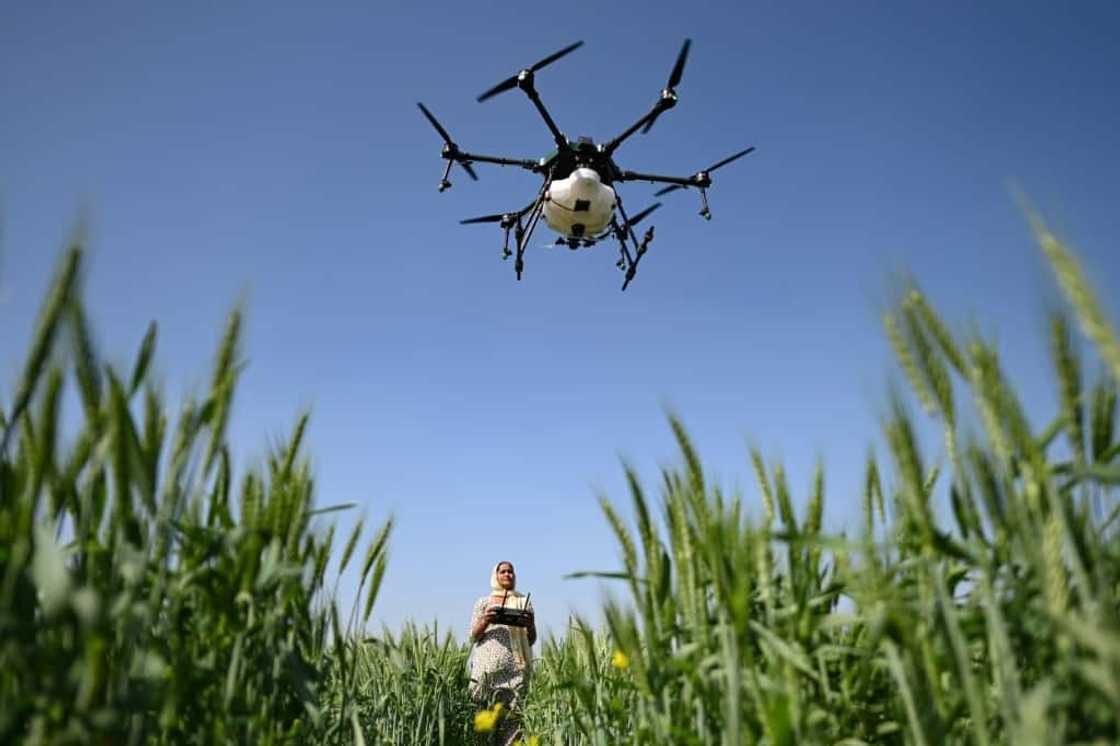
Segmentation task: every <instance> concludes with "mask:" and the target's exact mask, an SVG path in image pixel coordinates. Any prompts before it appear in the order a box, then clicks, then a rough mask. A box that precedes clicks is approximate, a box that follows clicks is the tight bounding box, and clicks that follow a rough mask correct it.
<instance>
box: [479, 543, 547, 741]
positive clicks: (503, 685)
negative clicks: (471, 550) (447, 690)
mask: <svg viewBox="0 0 1120 746" xmlns="http://www.w3.org/2000/svg"><path fill="white" fill-rule="evenodd" d="M516 586H517V575H516V573H515V572H514V569H513V563H512V562H499V563H498V564H496V565H494V569H493V571H492V572H491V573H490V595H488V596H483V597H482V598H480V599H478V601H476V602H475V605H474V613H473V614H472V615H471V642H473V643H474V650H473V651H472V654H471V684H470V694H471V699H473V700H474V701H475V703H476V704H477V705H479V706H480V707H489V706H490V705H491V704H493V703H497V702H500V703H501V704H502V705H503V708H504V712H505V714H506V716H505V717H503V718H502V719H501V720H500V721H499V723H498V726H497V743H500V744H510V743H513V741H514V739H515V738H517V737H518V734H519V730H520V729H519V727H518V716H517V710H518V706H519V704H520V699H521V698H522V697H523V696H524V693H525V687H526V686H527V685H528V683H529V674H530V671H531V669H532V663H533V651H532V646H533V644H534V643H535V642H536V641H537V625H536V620H535V619H534V617H533V610H532V608H530V607H528V606H527V601H528V599H527V598H526V597H525V596H523V595H521V594H520V593H518V592H517V590H516ZM503 606H504V607H505V608H507V609H523V610H525V611H527V612H528V614H529V624H528V626H526V627H512V626H509V625H506V624H498V623H497V622H496V621H495V617H496V615H497V610H498V609H499V608H502V607H503Z"/></svg>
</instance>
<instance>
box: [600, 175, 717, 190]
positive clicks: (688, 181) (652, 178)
mask: <svg viewBox="0 0 1120 746" xmlns="http://www.w3.org/2000/svg"><path fill="white" fill-rule="evenodd" d="M615 181H648V182H651V183H658V184H674V185H676V186H681V187H689V186H700V187H703V186H708V184H704V183H702V180H701V179H699V178H697V176H695V175H693V176H659V175H657V174H641V173H638V172H636V171H623V172H622V177H621V178H618V179H615Z"/></svg>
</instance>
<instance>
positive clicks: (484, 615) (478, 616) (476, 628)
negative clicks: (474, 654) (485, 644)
mask: <svg viewBox="0 0 1120 746" xmlns="http://www.w3.org/2000/svg"><path fill="white" fill-rule="evenodd" d="M493 623H494V610H493V609H488V608H486V602H485V601H479V602H478V603H477V604H476V605H475V610H474V616H473V617H472V624H471V642H478V641H479V639H481V637H482V635H483V634H485V632H486V629H487V628H488V627H489V626H490V625H491V624H493Z"/></svg>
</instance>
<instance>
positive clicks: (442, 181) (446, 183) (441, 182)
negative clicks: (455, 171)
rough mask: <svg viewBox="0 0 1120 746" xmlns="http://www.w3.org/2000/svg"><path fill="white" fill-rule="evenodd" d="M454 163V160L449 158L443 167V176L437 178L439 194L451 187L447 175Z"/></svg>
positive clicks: (449, 173)
mask: <svg viewBox="0 0 1120 746" xmlns="http://www.w3.org/2000/svg"><path fill="white" fill-rule="evenodd" d="M454 164H455V161H451V160H449V161H448V162H447V167H446V168H445V169H443V178H442V179H440V180H439V186H438V187H437V189H438V190H439V192H440V193H441V194H442V193H443V192H445V191H447V190H448V189H450V188H451V182H450V181H449V180H448V178H447V177H448V176H450V175H451V166H453V165H454Z"/></svg>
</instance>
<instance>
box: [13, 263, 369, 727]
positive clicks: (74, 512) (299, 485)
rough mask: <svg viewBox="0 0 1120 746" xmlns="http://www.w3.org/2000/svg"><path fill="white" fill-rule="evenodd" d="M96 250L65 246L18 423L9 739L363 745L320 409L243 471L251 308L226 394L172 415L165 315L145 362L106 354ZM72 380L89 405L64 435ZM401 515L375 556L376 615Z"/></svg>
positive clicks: (222, 371) (226, 340) (225, 356)
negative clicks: (162, 362)
mask: <svg viewBox="0 0 1120 746" xmlns="http://www.w3.org/2000/svg"><path fill="white" fill-rule="evenodd" d="M82 255H83V252H82V249H81V247H80V245H78V244H77V243H76V244H75V245H73V246H71V247H70V248H69V249H68V251H67V252H66V254H65V257H64V260H63V262H62V267H61V269H60V271H59V273H58V275H57V277H56V278H55V281H54V284H53V285H52V287H51V289H50V291H49V293H48V295H47V300H46V302H45V304H44V306H43V310H42V313H41V316H40V321H39V324H38V328H37V329H36V331H35V333H34V337H33V340H32V344H31V351H30V353H29V355H28V358H27V362H26V365H25V366H24V371H23V375H22V377H21V378H20V380H19V383H18V387H17V390H16V394H15V396H14V398H13V399H12V400H11V404H10V408H8V409H7V410H6V411H5V412H3V416H0V433H2V436H0V437H2V443H0V743H27V744H65V743H82V744H84V743H97V744H101V743H106V744H108V743H114V744H150V743H167V744H172V743H174V744H180V743H199V744H202V743H205V744H211V743H252V744H271V743H302V742H306V741H310V740H316V741H317V742H330V741H331V740H334V741H340V740H342V739H349V738H350V737H351V736H352V734H353V726H352V725H351V720H352V719H353V718H352V716H353V715H354V714H355V713H356V712H357V711H356V709H355V705H354V703H353V702H352V701H351V702H347V701H345V699H344V700H342V701H341V702H340V701H338V700H337V698H334V697H332V696H331V695H332V693H333V691H334V689H333V688H332V687H337V688H338V689H339V690H341V691H345V690H347V689H352V688H353V682H354V680H355V678H356V676H357V671H356V669H354V667H353V666H352V665H350V666H347V663H348V661H347V659H346V658H345V657H344V656H339V655H336V654H335V650H334V645H333V642H332V641H333V640H336V639H341V633H340V632H337V631H334V632H332V627H333V629H334V630H337V617H338V614H337V611H336V610H335V608H334V605H333V599H331V598H329V597H327V596H326V595H325V593H324V592H323V588H324V583H325V576H326V573H327V567H328V564H329V561H330V558H331V552H332V537H333V532H327V533H326V534H325V535H321V532H318V531H316V530H313V527H312V523H313V521H314V520H315V518H316V515H317V514H319V513H322V512H326V511H329V510H330V509H326V511H325V510H324V509H316V508H315V507H314V500H313V494H314V482H313V480H312V477H311V473H310V469H309V467H308V463H307V460H306V459H305V458H304V457H303V456H301V448H300V447H301V442H302V440H303V435H304V431H305V428H306V425H307V417H306V416H303V417H300V418H299V419H298V421H297V423H296V426H295V428H294V430H293V433H292V435H291V437H290V439H289V440H288V442H287V443H286V444H285V445H284V446H282V447H281V448H279V449H278V450H276V451H275V452H274V453H273V454H272V456H271V457H270V458H269V459H268V462H267V464H266V465H265V466H264V467H263V468H260V469H256V470H251V471H249V472H247V473H246V474H244V475H243V476H242V477H241V478H240V479H238V480H235V479H234V476H233V474H232V469H231V466H230V463H231V455H230V450H229V446H228V444H227V442H226V437H225V433H226V428H227V422H228V419H229V416H230V413H231V405H232V402H233V395H234V391H235V388H236V383H237V378H238V374H239V372H240V369H241V362H240V333H241V312H240V310H235V311H234V312H233V313H231V314H230V317H229V320H228V322H227V324H226V328H225V330H224V332H223V334H222V336H221V340H220V344H219V347H218V352H217V355H216V358H215V360H216V361H215V364H214V368H213V373H212V376H211V385H210V388H209V390H208V391H207V392H206V393H205V395H204V396H202V397H201V398H198V399H191V400H188V401H186V402H185V403H184V404H183V405H182V407H181V408H180V409H179V411H178V413H177V415H176V414H173V413H171V412H169V410H168V408H167V407H166V405H165V404H164V402H163V400H162V397H161V396H160V394H159V392H158V391H157V390H156V389H155V387H154V386H152V385H151V384H150V383H149V380H148V371H149V369H150V363H151V360H152V358H153V354H154V351H155V347H156V330H155V326H154V325H152V326H151V327H150V328H149V329H148V331H147V333H146V334H145V336H144V337H143V341H142V342H141V344H140V349H139V352H138V354H137V357H136V361H135V363H134V365H133V366H132V368H131V370H129V371H121V370H118V369H116V368H114V367H113V366H111V365H108V364H105V363H104V362H103V361H101V360H100V359H99V358H98V356H97V352H96V348H95V346H94V344H93V342H92V336H91V334H90V331H89V329H88V328H87V324H86V317H85V313H84V310H83V308H82V304H81V300H80V293H79V284H80V283H79V280H80V276H81V263H82ZM68 386H73V389H74V391H76V393H77V396H78V398H79V399H80V402H81V411H82V415H83V418H82V421H81V423H80V425H79V426H78V427H77V429H76V430H75V431H74V432H65V433H64V432H63V430H62V425H61V421H62V418H61V409H62V404H63V401H64V394H65V392H66V391H67V387H68ZM390 526H391V524H390V523H386V524H385V525H384V526H383V527H382V529H381V531H380V532H378V534H377V535H376V536H375V538H374V540H373V541H372V542H371V544H370V546H369V549H368V551H367V553H366V556H365V565H364V567H363V571H364V572H363V575H362V583H363V584H365V582H366V579H367V577H372V578H373V579H374V582H373V584H372V586H370V587H367V588H366V590H365V593H366V596H365V599H364V604H363V606H364V615H363V616H364V617H366V618H368V616H369V614H370V611H371V607H372V603H373V599H374V597H375V596H376V592H377V585H378V583H379V582H380V578H381V575H382V574H383V572H384V567H385V559H386V554H385V552H386V539H387V537H388V533H389V529H390ZM356 540H357V537H355V541H356ZM359 595H361V594H359ZM363 621H364V619H363ZM332 622H333V625H332Z"/></svg>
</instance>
